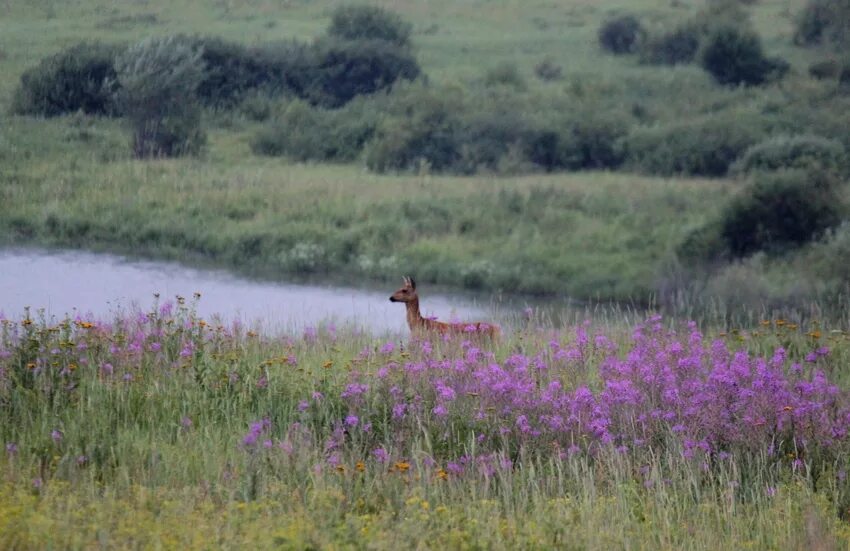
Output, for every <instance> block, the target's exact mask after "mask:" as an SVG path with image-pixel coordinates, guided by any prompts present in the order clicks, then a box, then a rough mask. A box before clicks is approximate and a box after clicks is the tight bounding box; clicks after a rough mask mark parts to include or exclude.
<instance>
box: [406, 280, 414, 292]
mask: <svg viewBox="0 0 850 551" xmlns="http://www.w3.org/2000/svg"><path fill="white" fill-rule="evenodd" d="M407 280H408V281H409V282H410V288H411V289H413V290H414V291H415V290H416V282H415V281H413V278H412V277H408V278H407Z"/></svg>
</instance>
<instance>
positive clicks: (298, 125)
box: [251, 100, 378, 162]
mask: <svg viewBox="0 0 850 551" xmlns="http://www.w3.org/2000/svg"><path fill="white" fill-rule="evenodd" d="M377 120H378V117H377V114H376V113H375V112H373V111H371V110H369V109H367V108H366V106H365V104H362V103H361V104H357V103H356V102H352V103H350V104H348V105H347V106H345V107H344V108H343V109H340V110H336V111H328V110H325V109H321V108H316V107H311V106H310V105H309V104H307V103H305V102H303V101H300V100H296V101H293V102H292V103H290V104H289V106H288V107H287V108H286V110H285V111H284V112H283V114H282V115H281V117H280V118H279V119H278V120H275V121H273V122H271V123H269V124H267V125H266V126H265V127H264V128H263V129H261V130H260V131H259V132H258V133H257V135H256V136H255V137H254V139H253V140H252V142H251V149H252V150H253V151H254V152H255V153H257V154H261V155H284V156H286V157H289V158H291V159H294V160H297V161H311V160H312V161H336V162H345V161H352V160H354V159H356V158H357V157H358V156H359V155H360V153H361V152H362V151H363V147H364V145H365V144H366V142H367V141H368V140H369V139H370V138H371V137H372V135H373V134H374V132H375V126H376V125H377Z"/></svg>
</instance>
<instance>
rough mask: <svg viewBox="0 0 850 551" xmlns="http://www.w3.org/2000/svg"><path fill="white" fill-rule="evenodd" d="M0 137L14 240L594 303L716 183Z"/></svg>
mask: <svg viewBox="0 0 850 551" xmlns="http://www.w3.org/2000/svg"><path fill="white" fill-rule="evenodd" d="M80 124H82V125H83V126H84V128H80ZM8 135H9V136H10V140H13V142H14V145H15V147H13V148H11V149H12V151H13V152H14V155H12V156H11V157H10V158H7V162H5V163H4V165H3V168H2V178H3V179H4V186H3V199H4V200H3V201H2V204H0V231H2V232H3V233H4V234H5V235H7V236H10V239H11V241H12V242H17V243H34V244H44V245H51V246H61V247H76V248H96V249H108V250H112V251H115V252H120V253H131V254H144V255H149V256H152V257H155V258H160V259H181V258H197V259H203V260H205V261H208V262H210V263H211V264H213V265H216V266H220V267H227V268H232V269H236V270H237V271H239V272H242V273H252V272H254V273H266V274H280V275H284V274H293V273H301V274H305V273H307V274H309V273H318V274H323V273H324V274H327V273H333V274H335V275H337V276H339V275H340V274H345V275H344V277H345V278H352V279H361V278H366V279H373V280H392V281H395V280H396V279H398V277H399V276H400V275H401V274H402V273H412V274H414V275H415V276H416V277H417V278H418V279H419V280H421V281H423V282H427V283H437V284H444V285H452V286H459V287H466V288H469V289H488V290H497V289H501V290H504V291H506V292H518V293H530V294H541V293H552V294H554V293H557V294H563V295H569V296H573V297H577V298H596V299H601V300H637V301H643V300H646V299H647V298H648V297H649V296H650V295H651V294H652V292H653V291H654V289H655V286H656V283H657V281H656V279H657V278H658V277H659V275H660V273H661V266H662V262H663V260H664V259H665V258H667V256H668V254H669V252H670V251H671V249H672V248H673V247H674V246H675V245H676V244H677V243H678V241H679V240H680V239H681V236H682V234H683V232H684V231H686V229H687V228H689V227H691V226H695V225H698V224H700V223H701V222H702V221H703V220H704V218H705V217H706V216H709V215H710V214H711V213H712V210H713V209H715V208H717V207H718V206H719V204H720V200H721V198H722V197H723V196H724V195H725V194H726V193H727V191H728V189H729V186H730V184H729V183H727V182H725V181H722V180H693V179H691V180H676V179H661V178H646V177H640V176H634V175H629V174H614V173H603V172H597V173H593V172H590V173H576V174H559V175H533V176H523V177H502V178H492V177H467V178H453V177H430V176H421V177H418V176H378V175H374V174H368V173H365V172H363V171H362V170H361V169H359V168H357V167H354V166H313V165H299V164H291V163H287V162H285V161H282V160H277V159H267V158H258V157H253V156H250V155H248V152H247V144H246V143H245V142H244V141H242V140H241V139H240V138H241V136H243V135H240V133H238V132H235V131H234V130H233V129H229V130H228V131H226V132H225V131H220V132H215V133H213V134H212V136H211V143H210V147H209V152H208V154H207V156H206V158H204V159H201V160H197V159H179V160H162V161H135V160H130V159H127V158H122V157H123V156H120V155H119V156H118V158H111V157H110V156H114V155H115V151H116V150H117V149H118V148H117V147H116V143H117V142H120V141H121V140H123V139H124V137H123V134H122V129H121V128H120V126H119V123H117V122H115V121H111V120H107V119H95V120H91V119H86V120H85V121H84V122H82V123H81V122H80V120H79V119H78V118H75V117H65V118H60V119H52V120H50V121H43V120H33V119H23V118H15V119H13V127H12V128H11V129H10V132H9V134H8ZM81 135H85V136H86V137H85V138H81V137H80V136H81Z"/></svg>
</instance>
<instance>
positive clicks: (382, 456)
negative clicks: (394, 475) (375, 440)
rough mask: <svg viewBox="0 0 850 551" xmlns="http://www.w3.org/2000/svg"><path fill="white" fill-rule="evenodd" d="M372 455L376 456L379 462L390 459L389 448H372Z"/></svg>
mask: <svg viewBox="0 0 850 551" xmlns="http://www.w3.org/2000/svg"><path fill="white" fill-rule="evenodd" d="M372 455H373V456H375V460H376V461H377V462H378V463H388V462H389V460H390V454H389V453H387V450H385V449H384V448H376V449H374V450H372Z"/></svg>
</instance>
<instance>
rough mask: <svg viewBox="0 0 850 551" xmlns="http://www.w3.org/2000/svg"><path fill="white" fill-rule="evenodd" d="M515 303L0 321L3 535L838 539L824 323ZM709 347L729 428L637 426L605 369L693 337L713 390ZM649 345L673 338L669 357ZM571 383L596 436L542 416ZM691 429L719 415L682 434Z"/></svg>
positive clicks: (528, 543) (711, 543)
mask: <svg viewBox="0 0 850 551" xmlns="http://www.w3.org/2000/svg"><path fill="white" fill-rule="evenodd" d="M536 319H537V317H536V315H535V314H534V313H531V315H530V317H529V318H528V319H527V320H526V326H525V327H524V328H523V329H520V330H518V331H517V332H513V333H511V332H509V333H508V334H507V335H506V337H505V339H504V340H503V341H502V342H500V343H498V344H495V345H494V344H492V343H489V342H488V341H484V342H478V341H476V340H475V338H474V337H472V338H471V340H469V341H468V342H462V341H453V340H448V341H441V340H437V341H420V342H416V341H408V340H406V339H402V340H395V341H394V340H390V341H388V342H387V341H381V340H376V339H373V338H372V337H370V336H368V335H363V334H356V333H351V332H348V331H345V330H337V329H335V328H333V327H331V326H321V327H318V328H308V329H307V330H306V331H305V332H304V333H303V334H294V335H265V334H257V333H255V332H253V331H251V330H250V329H247V328H244V327H241V326H238V325H232V326H231V325H228V326H224V325H221V324H220V323H218V322H217V321H216V320H201V319H199V318H197V317H196V316H195V315H194V314H193V313H192V309H191V307H190V306H187V305H186V304H185V303H184V302H182V301H179V302H178V303H177V304H176V305H172V304H171V303H164V304H162V305H159V306H155V307H154V308H153V309H151V310H150V311H147V312H141V311H130V312H119V313H116V315H115V316H114V319H110V320H103V321H98V320H90V319H85V318H77V319H67V320H45V319H40V318H39V316H38V315H37V314H35V313H26V314H25V315H23V316H18V317H15V318H14V319H5V318H4V319H3V321H2V325H0V332H2V334H1V335H0V415H2V419H3V421H4V422H3V423H2V425H0V440H2V442H3V444H4V445H5V448H6V449H5V451H4V452H3V456H2V458H0V476H2V480H3V481H2V483H0V496H2V499H0V504H2V505H0V545H2V546H4V547H11V548H19V549H28V548H33V549H34V548H44V547H61V548H84V547H89V546H92V545H100V546H107V547H110V548H124V547H139V546H140V547H164V548H209V547H222V546H246V545H254V546H259V547H273V546H282V547H285V548H304V547H328V546H335V547H361V546H366V545H368V546H372V547H377V548H398V547H399V546H402V547H408V546H411V547H412V546H424V547H433V548H445V547H452V548H501V549H512V548H517V547H528V548H547V547H552V546H567V547H577V548H610V547H611V546H614V547H630V546H634V547H653V548H666V549H682V548H687V549H709V548H716V547H717V546H720V545H724V546H727V547H731V548H741V547H748V546H751V547H754V548H771V547H780V546H789V547H792V548H799V547H809V546H814V545H825V546H827V547H826V548H829V547H830V546H835V545H847V542H848V538H850V529H848V528H847V525H846V521H845V520H843V519H845V518H846V516H845V515H846V514H847V508H848V507H850V488H848V486H847V483H846V470H847V468H848V467H850V465H848V464H847V453H846V450H847V445H848V442H847V439H846V434H845V433H842V432H840V431H839V432H837V433H836V432H833V433H829V431H828V430H827V429H828V426H829V424H830V423H837V424H836V425H835V426H836V427H839V428H840V427H841V426H842V424H844V423H846V421H844V420H843V417H841V416H842V415H846V412H847V409H846V408H847V406H848V403H847V388H848V378H847V373H846V372H845V371H846V370H844V369H843V367H844V366H845V365H846V363H847V359H848V357H849V356H850V348H848V345H847V341H848V336H847V333H846V332H841V331H835V332H833V331H831V330H830V329H829V328H828V327H818V326H810V327H805V328H803V327H797V326H790V324H789V323H787V322H785V321H784V320H766V322H765V324H764V325H761V326H758V327H756V328H752V329H745V328H741V329H736V330H734V331H730V332H725V331H724V332H717V331H708V332H707V334H705V335H704V336H701V337H697V334H698V333H697V332H695V329H694V328H690V329H687V328H684V327H678V326H677V324H675V323H669V322H667V323H663V324H659V321H658V320H650V321H649V322H647V323H644V324H641V325H639V326H638V327H637V328H634V329H630V328H628V327H627V326H623V325H617V324H613V323H610V322H608V323H601V324H598V323H593V322H591V323H588V324H580V325H578V326H576V327H569V328H564V329H562V330H558V329H555V328H553V327H551V326H541V325H539V324H538V322H537V321H535V320H536ZM674 328H675V329H674ZM633 331H634V334H632V332H633ZM695 339H696V340H695ZM700 339H704V341H701V340H700ZM680 346H684V349H680V348H679V347H680ZM824 346H827V347H828V348H829V351H828V352H827V351H824ZM721 349H728V350H729V351H730V353H733V352H735V351H738V352H740V353H741V354H744V356H746V357H748V358H749V359H748V360H747V362H744V363H741V361H740V360H738V359H736V360H734V362H733V363H731V364H728V365H729V366H731V367H733V369H735V370H738V371H737V372H736V374H735V375H734V377H741V379H739V382H743V381H744V380H752V381H753V383H752V385H750V384H749V383H747V384H746V385H744V386H742V387H741V394H740V396H736V395H732V394H730V395H729V396H728V397H727V398H724V399H728V400H731V401H729V402H728V403H727V405H728V407H729V408H730V412H731V411H734V412H735V413H734V415H737V416H740V417H738V420H737V423H740V425H732V426H730V428H729V429H722V425H712V423H714V422H715V421H713V420H712V419H711V418H710V417H704V418H703V417H702V416H701V415H699V413H698V412H697V415H696V416H693V415H692V414H691V413H688V412H687V411H686V409H683V410H681V411H679V412H677V413H672V415H674V417H675V416H682V417H677V418H676V419H672V418H671V420H669V421H668V420H667V417H664V419H663V420H662V419H660V418H658V419H657V420H656V421H650V422H649V423H648V424H646V423H647V420H646V419H642V418H641V414H642V413H647V414H649V413H651V412H652V411H654V409H653V408H656V407H658V408H661V410H662V411H664V415H665V416H666V415H667V410H666V408H670V407H673V406H672V404H673V402H665V401H666V400H673V398H672V397H669V396H666V395H665V397H663V398H662V397H661V396H660V395H656V394H653V391H652V389H651V387H647V389H646V391H643V390H641V391H639V393H642V392H646V394H643V398H642V399H641V400H648V401H646V402H643V401H638V402H635V403H634V404H633V405H631V406H630V405H627V404H626V402H623V401H622V400H623V399H624V398H625V397H626V396H627V394H628V393H626V394H618V393H619V392H621V391H620V390H617V388H620V389H621V390H623V389H625V388H626V387H622V383H623V382H624V381H626V380H627V379H629V378H631V377H632V375H626V373H627V371H619V372H621V373H622V375H623V376H626V379H622V380H620V379H618V377H620V376H613V377H612V375H613V373H614V371H611V370H612V369H613V370H615V371H616V370H622V369H623V368H625V366H627V365H629V362H631V361H633V360H631V359H630V358H632V359H635V358H643V360H639V361H637V363H636V364H635V368H636V369H638V368H639V369H640V370H643V369H644V367H641V366H643V365H644V364H643V363H642V362H643V361H647V362H649V361H654V362H656V363H657V368H658V369H660V370H662V371H663V370H666V369H672V370H673V371H672V372H673V373H674V374H675V377H685V379H686V378H687V376H688V375H687V373H689V372H690V371H689V370H691V369H694V368H695V366H693V365H692V364H690V363H688V362H686V361H685V359H686V358H688V357H690V356H691V355H693V354H696V356H695V357H702V358H704V359H705V360H706V361H707V362H708V363H706V364H704V366H703V367H704V368H705V369H709V370H710V371H711V370H715V371H713V372H714V375H711V376H710V377H709V378H708V379H705V384H709V385H710V384H714V383H711V381H712V380H713V378H715V377H720V374H721V372H723V370H724V369H725V367H723V366H724V365H727V364H725V363H724V362H725V360H723V359H722V354H721V355H718V354H720V352H719V351H720V350H721ZM664 354H668V355H670V354H672V355H673V356H676V355H681V357H680V361H679V363H678V367H677V362H676V360H672V361H671V358H670V357H665V356H664ZM739 356H740V354H739ZM744 356H741V357H744ZM709 357H711V358H713V359H711V360H710V361H709V360H708V359H709ZM651 358H655V359H654V360H651ZM730 359H731V358H730ZM524 362H530V363H529V364H528V365H525V363H524ZM612 362H613V363H612ZM617 362H620V363H617ZM683 362H684V363H683ZM718 362H719V363H718ZM736 362H737V363H736ZM763 363H769V365H770V366H771V367H769V368H768V371H770V370H775V371H772V373H773V375H770V376H771V377H778V379H773V380H774V381H788V382H789V383H788V384H789V385H791V386H789V387H788V388H789V390H790V389H791V388H799V389H802V391H801V392H802V393H801V394H800V395H799V397H798V398H793V397H791V396H788V397H787V399H789V400H796V401H794V402H793V404H792V403H791V402H787V403H786V401H785V399H786V398H783V397H782V394H781V392H778V391H777V390H776V389H765V388H760V387H759V386H758V385H757V384H756V381H757V380H759V378H760V377H763V376H764V374H763V371H764V369H765V367H764V365H762V364H763ZM615 364H616V365H620V366H621V367H616V368H615ZM798 364H799V365H802V370H803V371H802V373H799V374H798V373H797V371H796V370H799V368H798V367H796V366H798ZM688 366H691V367H688ZM748 366H749V367H748ZM759 366H761V367H759ZM653 369H654V368H653ZM700 369H702V368H700ZM718 370H719V371H718ZM499 371H504V375H505V378H504V379H500V377H501V376H499V375H498V373H499ZM651 371H652V370H651V369H650V370H649V371H646V372H645V374H643V375H637V372H635V377H637V378H634V379H629V380H633V381H634V382H635V384H639V381H640V380H643V379H642V378H643V377H645V376H649V373H650V372H651ZM473 372H475V373H479V374H480V376H479V375H476V376H475V377H471V375H472V374H473ZM658 373H659V374H660V373H661V371H659V372H658ZM724 376H733V375H731V372H730V373H729V374H728V375H724ZM685 379H682V380H683V381H684V380H685ZM618 380H619V381H620V382H619V383H618V382H617V381H618ZM697 380H702V379H700V378H699V377H697V379H694V382H696V381H697ZM717 380H718V381H720V379H717ZM647 381H649V380H648V379H647ZM795 381H796V382H795ZM556 382H557V385H558V386H559V387H560V388H562V389H563V391H558V390H557V389H556V387H555V386H553V385H554V384H555V383H556ZM656 384H658V385H660V386H661V387H664V386H666V385H669V384H670V382H669V381H668V382H665V383H661V382H658V383H656ZM781 384H785V383H781ZM512 385H513V386H512ZM616 385H620V386H619V387H617V386H616ZM794 385H796V386H794ZM800 385H802V386H800ZM805 385H809V386H805ZM812 385H814V386H812ZM818 385H820V386H818ZM824 385H825V386H824ZM833 385H837V387H835V386H833ZM674 386H675V385H674ZM635 388H637V387H635ZM670 388H673V387H670ZM685 388H686V387H684V386H683V387H681V390H682V391H684V389H685ZM730 388H731V387H730ZM582 389H584V390H582ZM745 390H746V391H747V392H744V391H745ZM561 392H563V393H562V394H559V393H561ZM573 392H575V396H576V399H577V400H580V401H582V400H586V399H590V398H589V397H590V396H598V397H599V398H600V400H602V401H600V402H599V407H603V408H604V409H605V411H607V412H608V413H606V414H605V415H608V416H609V417H608V419H609V422H610V424H608V425H607V428H605V425H597V424H595V423H596V421H592V422H589V421H590V420H591V418H585V419H584V420H582V419H581V418H577V419H575V420H569V421H567V419H566V417H565V419H564V420H565V422H567V423H578V425H576V427H579V426H581V427H584V428H581V429H580V430H578V432H574V431H573V429H569V430H567V431H566V432H561V429H557V428H556V425H550V428H546V426H547V424H546V423H548V421H546V419H547V418H548V417H547V415H548V414H546V415H544V413H545V407H546V406H545V404H546V403H547V400H552V399H554V400H556V401H557V400H567V401H566V402H563V404H562V405H561V406H559V407H560V408H562V412H563V414H564V415H565V416H566V415H567V414H568V412H569V411H570V408H571V407H573V406H569V405H568V403H569V400H571V398H569V396H571V395H572V393H573ZM629 392H633V391H629ZM665 392H666V391H665ZM795 392H796V391H795ZM819 392H827V394H824V395H820V394H818V393H819ZM748 393H749V394H748ZM558 396H560V397H558ZM605 396H607V398H605ZM753 396H754V397H753ZM579 397H581V398H579ZM677 399H678V398H677ZM606 400H607V401H606ZM658 400H661V401H660V402H659V401H658ZM764 400H767V402H764ZM577 403H578V402H577ZM652 404H655V405H652ZM745 404H750V405H747V406H746V407H745V409H741V410H738V409H737V408H738V407H739V406H743V405H745ZM759 404H761V405H759ZM767 404H773V405H772V406H769V407H767V409H765V408H764V406H765V405H767ZM830 404H831V405H830ZM400 405H401V406H403V407H401V406H400ZM717 405H720V404H717ZM441 407H442V408H444V410H445V413H444V412H443V411H442V410H441V409H439V408H441ZM683 407H685V406H683ZM707 407H712V406H711V405H707ZM752 407H755V408H756V409H747V408H752ZM812 407H814V408H815V409H813V410H812V409H811V408H812ZM759 408H760V409H759ZM787 408H792V409H793V411H791V410H788V409H787ZM806 408H809V410H806ZM531 411H539V412H540V414H541V417H540V419H538V418H537V417H536V416H532V415H530V413H531ZM759 411H760V412H761V413H758V412H759ZM523 412H525V413H528V414H529V415H525V413H523ZM768 412H771V413H768ZM588 413H589V414H591V415H592V416H594V415H598V414H597V413H592V412H591V411H590V410H588ZM574 414H575V413H574ZM751 414H756V417H749V416H750V415H751ZM761 414H768V415H769V416H774V415H775V416H776V419H777V420H779V419H781V418H783V416H784V418H786V419H791V418H792V417H793V418H794V419H796V421H795V423H794V424H792V425H785V428H782V427H781V426H780V425H773V424H772V423H774V421H773V420H771V419H767V422H766V423H765V422H764V421H765V420H764V419H761V418H759V417H758V415H761ZM578 415H583V414H578ZM812 415H816V416H818V417H817V419H818V421H817V422H813V421H814V419H815V418H814V417H809V416H812ZM651 417H654V414H652V415H651ZM523 418H524V420H522V419H523ZM689 419H690V420H689ZM679 420H681V422H682V423H684V424H685V425H686V428H685V429H684V432H683V431H682V429H680V428H677V424H676V423H677V422H679ZM525 423H527V424H528V427H526V425H525ZM586 423H587V424H586ZM748 424H749V425H748ZM639 426H644V428H643V429H640V428H639ZM745 426H749V427H750V428H749V429H746V430H745ZM710 427H715V428H718V429H719V430H721V432H719V433H716V435H715V436H710V434H711V432H710V430H709V432H706V433H704V434H705V436H704V437H705V438H706V439H705V440H704V441H703V440H700V439H701V438H703V436H700V435H699V434H700V432H699V431H702V430H704V429H710ZM736 427H737V428H736ZM585 430H587V431H588V432H585V433H583V432H582V431H585ZM641 430H644V431H646V430H649V431H650V432H648V433H644V436H646V437H647V438H648V440H646V441H644V442H640V441H638V440H637V439H636V435H637V434H638V432H635V431H641ZM711 430H713V429H711ZM735 430H741V431H742V433H741V436H742V437H743V438H739V437H737V436H735V435H734V434H735V433H734V431H735ZM600 431H602V432H600ZM694 431H696V432H694ZM811 431H814V432H811ZM606 432H608V433H609V435H610V437H611V438H613V440H610V441H609V440H608V437H606V436H605V433H606ZM580 434H584V435H583V436H580ZM830 434H831V436H830ZM623 438H626V440H623ZM694 438H695V439H696V440H694V441H693V442H692V441H691V440H692V439H694ZM718 438H719V439H718ZM824 438H826V440H824ZM694 442H696V443H697V444H698V445H697V446H696V447H695V446H694Z"/></svg>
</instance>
